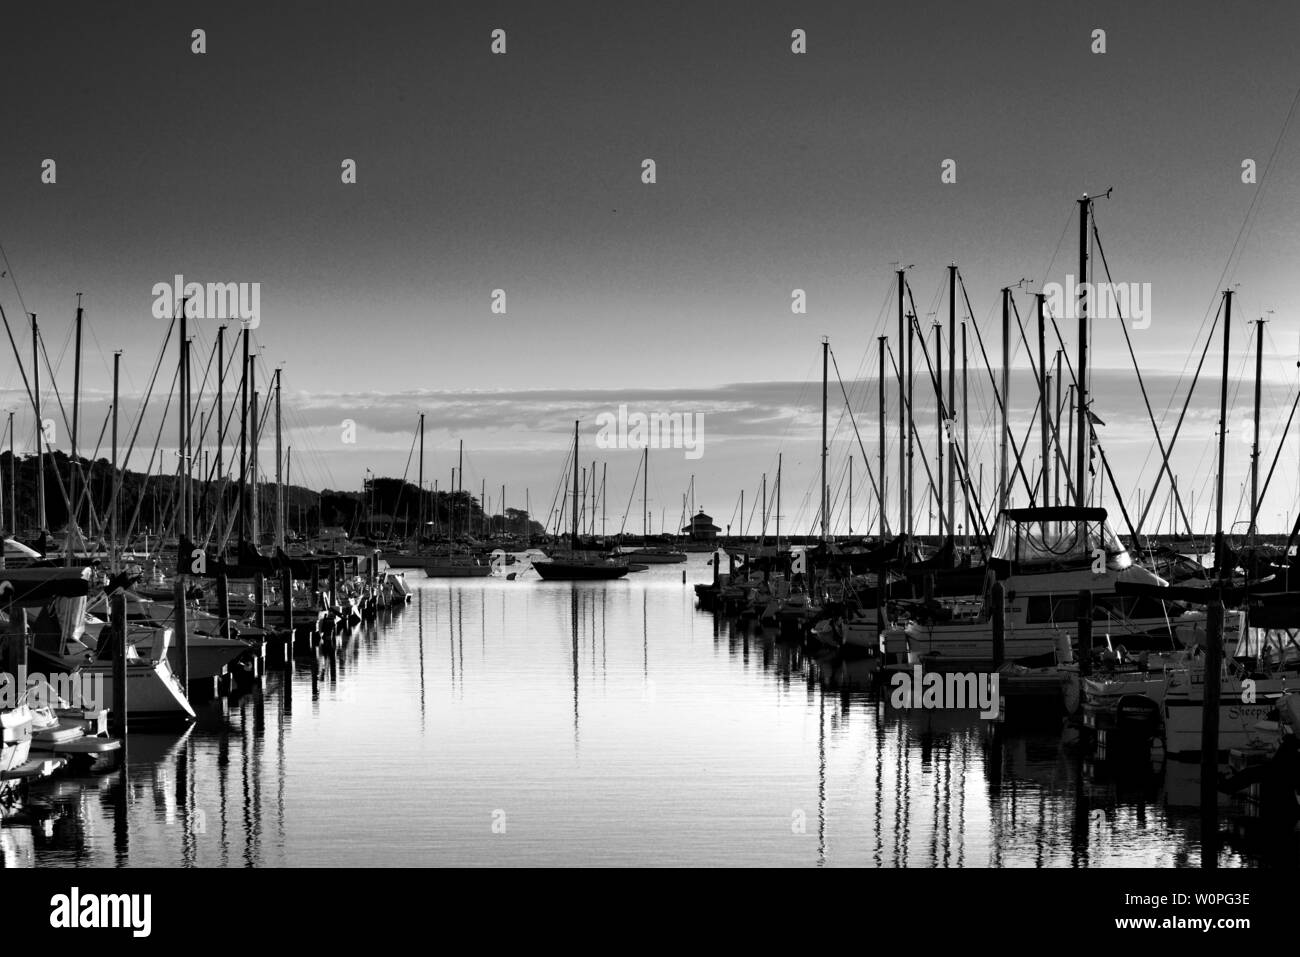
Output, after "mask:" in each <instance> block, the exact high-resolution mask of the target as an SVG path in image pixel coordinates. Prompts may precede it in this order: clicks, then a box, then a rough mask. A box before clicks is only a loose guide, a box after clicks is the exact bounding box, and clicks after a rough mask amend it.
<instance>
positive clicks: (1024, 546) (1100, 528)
mask: <svg viewBox="0 0 1300 957" xmlns="http://www.w3.org/2000/svg"><path fill="white" fill-rule="evenodd" d="M1035 512H1037V513H1038V514H1035ZM1098 550H1103V551H1104V552H1105V554H1106V562H1107V564H1108V565H1109V566H1111V567H1116V566H1117V565H1118V567H1121V568H1123V567H1126V566H1128V565H1129V564H1131V560H1130V559H1129V557H1128V552H1127V551H1126V550H1125V548H1124V546H1123V545H1122V544H1120V541H1119V538H1118V536H1116V534H1115V532H1114V530H1113V529H1112V528H1111V527H1110V523H1109V522H1108V521H1107V520H1106V517H1105V512H1104V511H1102V510H1100V509H1087V510H1085V511H1083V512H1080V513H1078V514H1072V513H1071V512H1070V511H1069V510H1065V509H1041V510H1030V509H1019V510H1015V511H1014V512H1013V511H1012V510H1008V511H1006V512H1003V513H1002V515H1000V516H999V517H998V525H997V531H996V534H995V536H994V544H993V557H994V558H998V559H1001V560H1003V561H1007V562H1014V563H1016V564H1018V565H1024V564H1058V563H1073V562H1080V561H1092V560H1093V558H1094V557H1095V555H1096V552H1097V551H1098Z"/></svg>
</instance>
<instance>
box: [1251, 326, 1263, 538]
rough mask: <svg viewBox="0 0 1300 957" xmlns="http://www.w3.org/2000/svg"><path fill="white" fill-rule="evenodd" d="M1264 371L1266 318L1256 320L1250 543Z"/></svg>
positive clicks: (1256, 500) (1256, 497)
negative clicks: (1261, 383) (1261, 381)
mask: <svg viewBox="0 0 1300 957" xmlns="http://www.w3.org/2000/svg"><path fill="white" fill-rule="evenodd" d="M1263 371H1264V320H1263V319H1262V318H1261V319H1259V320H1257V321H1256V322H1255V429H1254V432H1253V433H1252V435H1251V446H1250V544H1251V547H1252V548H1253V547H1254V545H1255V536H1256V535H1257V534H1258V533H1259V528H1258V521H1259V399H1260V377H1261V376H1262V374H1263Z"/></svg>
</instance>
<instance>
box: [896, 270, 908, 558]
mask: <svg viewBox="0 0 1300 957" xmlns="http://www.w3.org/2000/svg"><path fill="white" fill-rule="evenodd" d="M903 285H904V283H903V270H902V269H901V268H900V269H899V270H898V531H899V534H900V535H901V534H902V533H903V532H904V531H906V529H907V462H906V460H905V459H904V457H903V443H904V442H905V441H906V439H905V438H904V436H905V435H906V434H907V409H906V407H905V406H904V404H903V401H904V399H905V397H906V393H905V392H904V382H903V339H904V337H905V336H906V335H907V333H906V330H905V329H904V328H903V327H904V324H905V323H906V319H905V318H904V316H903Z"/></svg>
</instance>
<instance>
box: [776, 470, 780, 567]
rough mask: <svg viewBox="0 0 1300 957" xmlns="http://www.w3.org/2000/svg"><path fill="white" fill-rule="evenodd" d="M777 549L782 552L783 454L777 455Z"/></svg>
mask: <svg viewBox="0 0 1300 957" xmlns="http://www.w3.org/2000/svg"><path fill="white" fill-rule="evenodd" d="M776 549H777V551H780V550H781V453H780V452H777V453H776Z"/></svg>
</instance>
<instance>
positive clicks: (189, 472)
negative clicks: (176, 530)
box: [181, 336, 194, 538]
mask: <svg viewBox="0 0 1300 957" xmlns="http://www.w3.org/2000/svg"><path fill="white" fill-rule="evenodd" d="M181 344H182V345H183V347H184V351H183V352H182V353H181V355H182V356H183V358H182V360H181V361H182V364H183V369H182V373H183V381H184V387H183V390H182V392H181V395H182V398H183V400H184V401H183V402H182V403H181V408H182V410H183V411H184V413H185V444H184V445H183V446H181V454H182V456H183V458H182V459H181V464H182V465H183V466H184V468H185V478H184V485H185V534H186V535H188V536H189V537H190V538H193V537H194V449H193V445H194V434H193V433H194V430H193V429H192V428H191V427H190V419H191V417H192V416H193V414H194V408H193V405H192V401H191V398H190V395H191V390H190V340H189V337H188V336H181Z"/></svg>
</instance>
